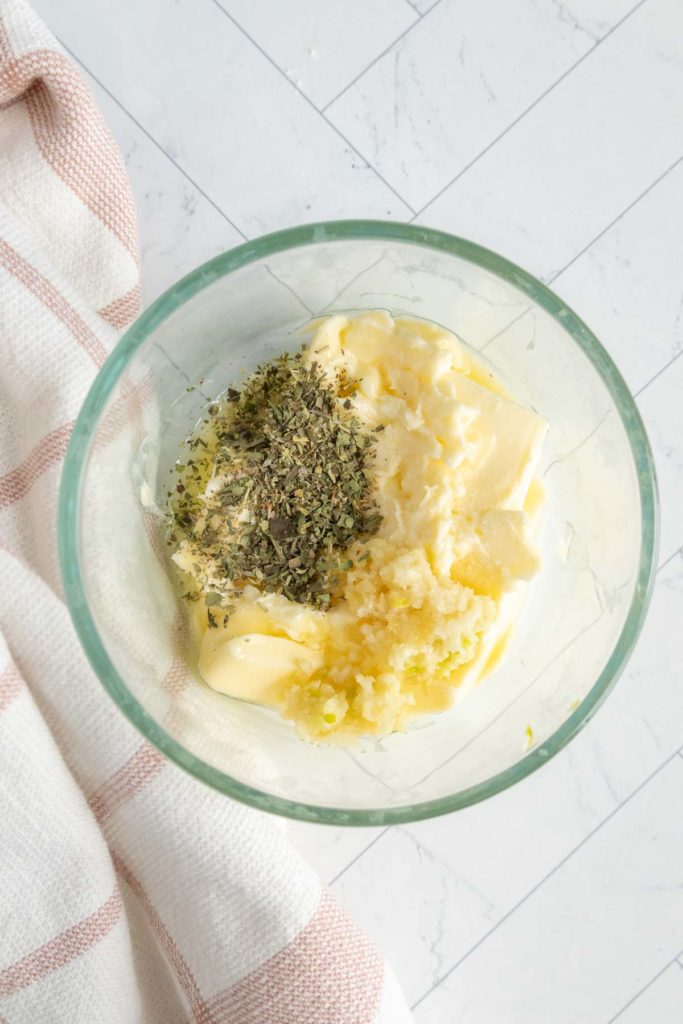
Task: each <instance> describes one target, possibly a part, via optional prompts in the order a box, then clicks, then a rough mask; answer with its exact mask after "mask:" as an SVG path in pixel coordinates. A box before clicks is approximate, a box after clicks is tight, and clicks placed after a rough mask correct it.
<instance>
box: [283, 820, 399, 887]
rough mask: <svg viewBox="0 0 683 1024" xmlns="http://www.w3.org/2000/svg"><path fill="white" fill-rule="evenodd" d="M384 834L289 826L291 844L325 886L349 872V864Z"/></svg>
mask: <svg viewBox="0 0 683 1024" xmlns="http://www.w3.org/2000/svg"><path fill="white" fill-rule="evenodd" d="M383 831H384V830H383V829H381V828H334V827H333V826H331V825H311V824H309V823H308V822H305V821H291V822H289V835H290V838H291V840H292V842H293V843H294V845H295V846H296V848H297V849H298V850H299V852H300V853H302V854H303V856H304V857H306V859H307V860H308V862H309V863H310V864H311V865H312V866H313V867H314V868H315V870H316V871H317V872H318V876H319V877H320V879H321V880H322V881H323V882H324V884H325V885H330V883H331V882H333V880H334V879H335V878H336V877H337V876H338V875H339V874H341V873H342V872H343V871H344V870H346V869H348V867H349V865H350V864H351V863H352V861H353V860H354V859H355V858H356V857H358V856H359V855H361V854H362V853H363V852H364V850H366V849H367V847H368V846H369V845H370V843H373V842H376V841H377V840H378V838H379V837H380V836H381V835H382V833H383Z"/></svg>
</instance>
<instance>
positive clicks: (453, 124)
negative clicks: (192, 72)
mask: <svg viewBox="0 0 683 1024" xmlns="http://www.w3.org/2000/svg"><path fill="white" fill-rule="evenodd" d="M632 6H633V0H598V2H595V0H578V2H577V0H574V2H572V3H570V4H568V5H566V6H564V5H562V4H552V3H538V2H536V0H517V2H516V3H514V4H511V3H509V2H508V0H489V2H487V3H481V2H480V0H442V2H441V3H440V4H439V5H438V6H437V7H434V9H433V10H431V11H430V12H429V15H428V16H427V17H425V18H424V19H423V20H422V22H421V23H420V25H418V26H416V28H415V29H414V30H413V31H412V32H410V33H408V35H406V36H405V37H404V38H402V39H401V40H400V41H399V42H398V43H396V44H395V45H394V46H393V47H392V48H391V49H390V51H389V52H388V53H387V54H386V55H385V56H384V57H383V58H382V59H381V60H379V61H378V62H377V63H376V64H375V65H374V66H373V67H372V68H371V69H370V70H369V71H368V72H367V73H366V74H365V75H363V76H362V77H361V78H360V79H359V80H358V81H357V82H356V83H355V84H354V85H353V86H352V87H351V88H350V89H349V90H348V91H347V92H345V93H344V95H343V96H342V97H340V98H339V99H338V100H337V101H336V102H334V103H333V104H332V105H331V106H330V108H329V110H328V114H329V116H330V118H331V119H332V120H333V121H334V123H335V124H336V125H338V126H339V127H340V128H341V130H342V131H343V132H344V134H345V135H346V136H347V137H348V138H349V139H350V140H351V142H353V144H354V145H355V146H357V147H358V148H359V149H360V150H361V152H362V153H364V154H365V155H366V156H367V158H368V159H369V160H370V162H371V163H372V164H373V165H374V166H375V167H377V168H379V170H380V171H381V172H382V174H383V175H384V176H385V178H387V180H388V181H390V182H391V184H392V185H393V186H394V188H396V189H397V190H398V191H399V192H400V193H401V195H403V196H405V198H406V199H407V200H408V202H409V203H411V205H412V206H414V207H415V209H418V208H420V207H422V206H424V205H426V204H427V203H428V202H429V200H430V199H431V198H432V196H433V195H434V194H435V193H436V192H438V191H439V189H441V188H443V187H444V186H445V185H447V184H448V182H449V181H450V180H451V179H452V178H453V177H455V175H456V174H458V173H460V172H461V171H462V170H463V168H464V167H465V166H466V165H467V164H468V163H470V161H472V160H473V159H474V158H475V157H476V156H477V155H478V154H479V153H480V152H481V151H482V150H483V149H485V147H486V146H488V145H489V143H491V142H492V141H493V139H495V138H496V136H498V135H499V134H500V133H501V132H502V131H503V130H504V129H505V128H506V127H507V126H508V125H509V124H510V123H511V122H512V121H514V120H515V118H517V117H518V116H519V115H520V114H521V113H522V111H523V110H525V109H526V108H527V107H528V106H529V105H530V104H531V103H533V102H534V101H535V100H536V99H537V98H538V96H540V95H541V93H543V92H545V90H546V89H548V88H549V87H550V86H551V85H552V84H553V83H554V82H555V81H557V79H558V78H559V77H560V76H561V75H562V74H564V73H565V72H566V71H567V69H568V68H570V67H571V66H572V64H574V63H575V62H576V61H577V60H578V59H579V58H580V57H582V56H583V55H584V54H586V53H587V52H588V51H589V50H590V49H591V48H592V47H593V46H595V44H596V42H597V41H598V40H599V39H601V38H602V37H603V36H604V35H605V33H606V32H608V31H609V29H610V28H611V27H612V26H613V25H614V24H616V22H617V21H619V19H620V18H622V17H623V16H624V15H625V14H626V13H627V11H628V10H629V9H630V8H631V7H632Z"/></svg>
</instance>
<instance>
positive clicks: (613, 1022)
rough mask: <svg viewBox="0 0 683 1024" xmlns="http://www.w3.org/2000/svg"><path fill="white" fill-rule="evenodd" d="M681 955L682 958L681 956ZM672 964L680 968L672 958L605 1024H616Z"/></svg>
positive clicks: (679, 964)
mask: <svg viewBox="0 0 683 1024" xmlns="http://www.w3.org/2000/svg"><path fill="white" fill-rule="evenodd" d="M681 955H682V956H683V954H681ZM674 964H678V966H679V967H681V966H682V965H681V962H680V959H679V958H678V957H674V958H673V960H670V961H669V963H668V964H664V966H663V967H662V969H661V970H660V971H657V973H656V974H655V975H654V977H652V978H650V980H649V981H648V982H647V984H646V985H643V987H642V988H641V989H638V991H637V992H636V994H635V995H633V996H631V998H630V999H629V1001H628V1002H627V1003H625V1004H624V1005H623V1006H622V1008H621V1009H620V1010H619V1012H618V1013H615V1015H614V1016H613V1017H610V1019H609V1020H608V1021H607V1024H616V1022H617V1021H618V1020H619V1018H620V1017H621V1016H622V1014H624V1013H625V1012H626V1010H628V1008H629V1006H633V1004H634V1003H635V1002H636V1000H637V999H640V997H641V996H642V995H644V993H645V992H647V990H648V989H649V988H651V987H652V986H653V985H654V983H655V982H656V981H659V979H660V978H661V977H662V975H663V974H665V973H666V972H667V971H668V970H669V968H671V967H673V966H674Z"/></svg>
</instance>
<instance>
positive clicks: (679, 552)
mask: <svg viewBox="0 0 683 1024" xmlns="http://www.w3.org/2000/svg"><path fill="white" fill-rule="evenodd" d="M521 315H523V314H521ZM517 319H519V317H518V318H517ZM499 333H502V332H499ZM678 555H683V547H680V548H678V549H677V550H676V551H674V553H673V554H672V555H670V556H669V557H668V558H667V560H666V561H665V562H662V564H661V565H660V566H658V567H657V569H656V571H655V577H656V576H659V574H660V572H662V571H663V570H664V569H665V568H666V567H667V565H669V564H670V563H671V562H673V560H674V559H675V558H676V557H677V556H678ZM591 625H595V622H593V623H589V626H588V627H587V628H590V626H591ZM574 639H575V640H576V639H577V638H576V637H575V638H574ZM571 642H573V641H571ZM562 653H563V651H559V652H558V654H562ZM557 656H558V655H556V657H557ZM546 668H547V666H546ZM463 749H464V748H463ZM460 752H461V751H458V753H460ZM678 753H679V754H680V756H681V757H682V758H683V747H682V748H681V750H679V751H678ZM456 756H457V755H456ZM449 760H451V759H450V758H449V759H447V760H446V761H444V762H443V764H440V765H438V767H436V768H435V769H434V772H437V771H439V770H440V769H441V768H443V767H444V766H445V765H446V764H448V762H449ZM430 774H433V772H432V773H430ZM646 781H647V780H646ZM632 795H633V794H632ZM617 809H618V808H617ZM406 824H407V826H408V827H410V825H411V824H413V823H412V822H407V823H406ZM393 827H394V826H392V825H389V826H387V827H386V828H385V829H383V830H382V832H380V834H379V835H378V836H375V838H374V839H373V840H372V842H370V843H368V845H367V846H365V847H364V848H363V849H362V850H361V851H360V852H359V853H357V854H356V856H355V857H354V858H353V859H352V860H350V861H349V863H348V864H347V865H346V866H345V867H343V868H342V869H341V871H339V872H338V873H337V874H336V875H335V876H334V878H333V879H332V881H331V882H330V883H329V884H330V885H333V883H334V882H336V881H337V879H339V878H341V876H342V875H343V874H344V873H345V872H346V871H348V870H349V868H351V867H352V866H353V865H354V864H356V863H357V862H358V861H359V860H360V859H361V857H364V856H365V854H366V853H367V852H368V850H370V849H371V848H372V847H373V846H374V845H375V843H377V842H378V841H379V840H380V839H381V838H382V837H383V836H384V835H386V833H387V832H390V831H391V829H392V828H393ZM682 955H683V954H682ZM681 966H682V967H683V964H682V965H681Z"/></svg>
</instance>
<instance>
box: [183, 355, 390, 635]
mask: <svg viewBox="0 0 683 1024" xmlns="http://www.w3.org/2000/svg"><path fill="white" fill-rule="evenodd" d="M353 394H354V382H353V381H350V380H348V379H347V378H346V377H345V376H344V374H343V373H342V374H340V375H338V376H336V377H334V378H332V377H330V376H329V375H326V374H324V373H323V371H322V370H321V369H320V367H319V366H318V364H317V363H315V362H313V363H311V364H310V365H309V364H308V363H306V362H305V361H304V358H303V356H302V355H301V354H297V355H294V356H291V355H288V354H286V353H285V354H283V355H281V356H279V357H278V358H277V359H274V360H272V361H271V362H268V363H265V364H263V365H262V366H259V367H258V368H257V369H256V370H255V371H254V373H252V374H251V375H250V376H249V377H248V378H247V379H246V380H245V381H244V384H243V385H242V387H241V388H240V389H239V390H237V389H235V388H229V389H228V391H227V392H226V394H225V395H224V396H223V397H222V398H221V399H219V400H218V401H216V402H214V403H212V404H211V405H210V406H209V407H208V410H207V417H206V419H205V421H204V423H203V425H202V428H201V429H200V430H199V431H197V432H195V434H194V435H193V436H192V437H191V438H190V439H189V440H188V441H187V449H188V454H187V457H186V458H185V459H184V460H181V462H179V464H178V465H177V467H176V469H177V473H178V483H177V484H176V488H175V491H171V492H169V498H170V501H169V543H171V544H172V545H173V546H174V547H176V548H178V547H180V546H182V547H183V549H184V551H185V554H186V556H189V558H190V561H191V564H192V574H193V575H194V577H195V579H197V580H198V581H199V582H200V584H201V585H202V587H203V589H204V592H205V602H206V604H207V606H208V609H209V610H208V613H207V614H208V618H209V623H210V624H217V623H216V612H223V611H224V609H229V606H230V599H231V597H234V596H236V594H238V593H239V591H240V590H241V589H242V588H243V587H244V586H245V585H247V584H253V585H254V586H256V587H258V588H259V589H261V590H264V591H270V592H275V593H281V594H284V595H285V596H286V597H288V598H290V599H291V600H293V601H299V602H302V603H305V604H309V605H313V606H315V607H318V608H325V607H328V606H329V605H330V602H331V601H332V600H333V597H334V594H335V591H336V590H337V589H338V587H339V584H340V573H342V572H344V571H345V570H347V569H349V568H351V562H350V560H349V559H348V558H347V557H346V554H345V553H346V551H347V549H348V548H349V546H350V545H351V544H352V543H353V542H354V541H357V540H359V539H362V538H365V537H369V536H371V535H372V534H373V533H375V532H376V531H377V529H378V527H379V523H380V517H379V513H378V511H377V507H376V505H375V502H374V498H373V484H372V476H373V474H372V456H373V437H372V435H371V434H368V433H367V432H366V431H364V430H363V428H362V425H361V422H360V420H359V419H358V418H357V417H356V416H354V414H353V403H352V398H353ZM183 542H185V543H184V544H183ZM186 560H187V558H186ZM189 596H194V597H195V599H198V598H199V596H200V595H199V592H195V593H193V594H191V595H189ZM212 608H213V609H214V611H213V612H212V611H211V609H212Z"/></svg>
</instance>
